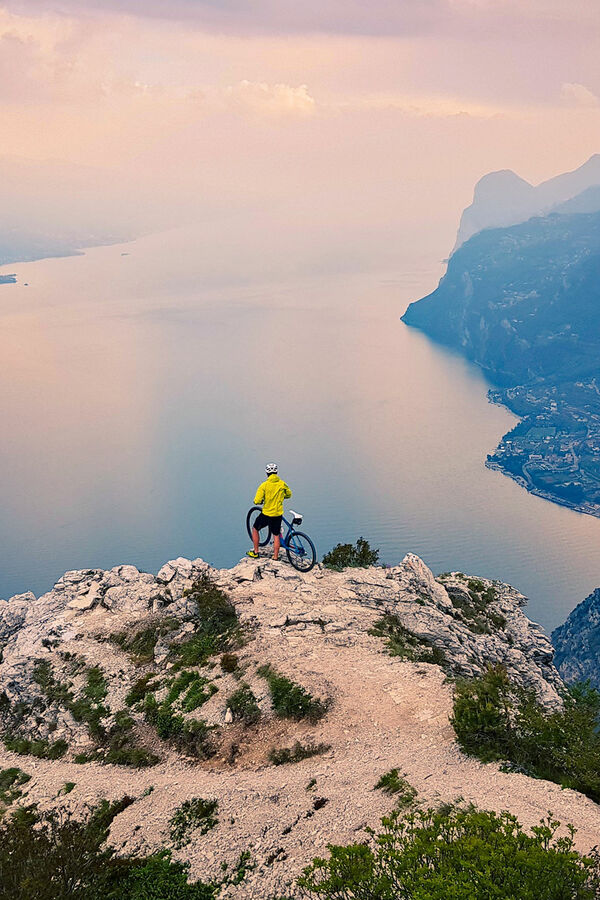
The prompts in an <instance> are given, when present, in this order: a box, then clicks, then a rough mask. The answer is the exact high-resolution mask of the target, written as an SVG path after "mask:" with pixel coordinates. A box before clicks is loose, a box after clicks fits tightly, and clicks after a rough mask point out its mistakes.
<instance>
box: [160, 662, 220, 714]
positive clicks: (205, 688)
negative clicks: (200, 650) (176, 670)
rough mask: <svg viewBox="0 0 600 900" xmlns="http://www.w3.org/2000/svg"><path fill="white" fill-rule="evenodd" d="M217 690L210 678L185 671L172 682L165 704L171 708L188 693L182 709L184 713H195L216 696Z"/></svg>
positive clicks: (182, 703)
mask: <svg viewBox="0 0 600 900" xmlns="http://www.w3.org/2000/svg"><path fill="white" fill-rule="evenodd" d="M217 690H218V688H217V687H216V685H214V684H211V683H210V682H209V680H208V678H203V677H202V676H201V675H199V674H198V672H194V671H189V670H184V671H183V672H181V674H179V675H177V677H176V678H174V679H173V680H172V681H171V686H170V688H169V693H168V694H167V696H166V698H165V701H164V702H165V703H166V704H167V705H169V706H171V705H172V704H173V703H175V701H176V700H178V699H179V697H180V695H181V694H182V693H183V692H184V691H186V694H185V697H184V698H183V700H182V702H181V708H182V709H183V710H184V712H193V710H195V709H198V707H199V706H202V704H203V703H206V701H207V700H209V699H210V697H212V696H213V694H216V693H217Z"/></svg>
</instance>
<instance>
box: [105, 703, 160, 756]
mask: <svg viewBox="0 0 600 900" xmlns="http://www.w3.org/2000/svg"><path fill="white" fill-rule="evenodd" d="M102 762H105V763H111V764H112V765H115V766H129V767H130V768H132V769H143V768H146V767H147V766H155V765H156V763H158V762H160V757H159V756H157V755H156V754H155V753H152V752H151V751H150V750H146V748H145V747H140V746H139V745H138V744H137V743H136V739H135V722H134V720H133V719H132V718H131V716H130V715H129V713H128V712H127V711H126V710H124V709H120V710H119V711H118V712H117V713H115V719H114V722H113V724H112V726H111V727H110V728H109V729H108V731H107V732H106V736H105V740H104V748H103V752H102Z"/></svg>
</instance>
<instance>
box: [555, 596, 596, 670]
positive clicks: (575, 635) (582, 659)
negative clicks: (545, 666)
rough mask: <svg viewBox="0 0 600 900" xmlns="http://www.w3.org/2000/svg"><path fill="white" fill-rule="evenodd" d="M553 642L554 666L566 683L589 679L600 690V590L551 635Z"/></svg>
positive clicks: (577, 607)
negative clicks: (554, 651) (554, 648)
mask: <svg viewBox="0 0 600 900" xmlns="http://www.w3.org/2000/svg"><path fill="white" fill-rule="evenodd" d="M552 641H553V643H554V646H555V647H556V656H555V662H556V665H557V667H558V669H559V671H560V674H561V675H562V677H563V678H564V680H565V681H566V682H573V681H586V680H587V679H589V680H590V681H591V683H592V684H593V685H594V687H597V688H600V588H596V590H595V591H592V593H591V594H590V595H589V597H586V599H585V600H583V601H582V602H581V603H580V604H579V605H578V606H576V607H575V609H574V610H573V612H572V613H571V614H570V615H569V617H568V619H567V621H566V622H565V623H564V625H561V626H560V627H559V628H556V629H555V630H554V631H553V632H552Z"/></svg>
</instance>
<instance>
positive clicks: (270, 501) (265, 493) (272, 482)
mask: <svg viewBox="0 0 600 900" xmlns="http://www.w3.org/2000/svg"><path fill="white" fill-rule="evenodd" d="M291 496H292V492H291V490H290V489H289V487H288V486H287V484H286V483H285V481H282V480H281V478H280V477H279V475H269V477H268V478H267V480H266V481H263V483H262V484H260V485H259V486H258V490H257V492H256V497H255V498H254V503H255V504H259V503H264V506H263V513H264V515H265V516H282V515H283V501H284V500H289V499H290V497H291Z"/></svg>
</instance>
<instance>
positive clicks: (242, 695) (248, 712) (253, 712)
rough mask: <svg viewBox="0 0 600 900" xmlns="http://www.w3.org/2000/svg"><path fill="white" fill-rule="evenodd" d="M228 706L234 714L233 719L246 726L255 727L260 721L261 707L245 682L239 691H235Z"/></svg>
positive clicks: (228, 700) (229, 699)
mask: <svg viewBox="0 0 600 900" xmlns="http://www.w3.org/2000/svg"><path fill="white" fill-rule="evenodd" d="M227 706H228V707H229V709H230V710H231V712H232V713H233V718H234V719H235V720H237V721H238V722H243V723H244V724H245V725H253V724H254V723H255V722H258V720H259V719H260V707H259V705H258V702H257V700H256V697H255V696H254V693H253V691H252V689H251V688H250V686H249V685H247V684H246V683H245V682H244V681H243V682H242V683H241V684H240V686H239V688H238V689H237V691H234V692H233V694H231V695H230V696H229V697H228V699H227Z"/></svg>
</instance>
